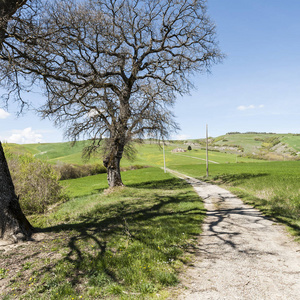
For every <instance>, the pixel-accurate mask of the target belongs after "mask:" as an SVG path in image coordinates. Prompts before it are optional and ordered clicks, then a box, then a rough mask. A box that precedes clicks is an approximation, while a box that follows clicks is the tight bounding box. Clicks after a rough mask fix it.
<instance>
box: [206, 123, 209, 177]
mask: <svg viewBox="0 0 300 300" xmlns="http://www.w3.org/2000/svg"><path fill="white" fill-rule="evenodd" d="M208 176H209V173H208V125H207V124H206V177H208Z"/></svg>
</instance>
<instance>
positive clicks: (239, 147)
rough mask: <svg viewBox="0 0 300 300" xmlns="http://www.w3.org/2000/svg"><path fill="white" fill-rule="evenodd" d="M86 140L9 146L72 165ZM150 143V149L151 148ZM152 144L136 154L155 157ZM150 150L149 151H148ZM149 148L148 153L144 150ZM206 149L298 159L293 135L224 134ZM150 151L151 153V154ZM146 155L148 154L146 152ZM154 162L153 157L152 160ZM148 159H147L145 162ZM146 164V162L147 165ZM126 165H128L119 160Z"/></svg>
mask: <svg viewBox="0 0 300 300" xmlns="http://www.w3.org/2000/svg"><path fill="white" fill-rule="evenodd" d="M88 143H89V141H79V142H77V143H76V144H75V145H74V146H73V147H72V145H71V143H70V142H64V143H39V144H24V145H16V144H10V146H11V147H13V149H14V150H15V151H16V152H27V153H31V154H33V155H34V156H35V157H37V158H40V159H42V160H47V161H49V162H50V163H53V164H55V163H57V162H62V163H72V164H74V163H75V164H84V163H86V162H84V161H83V159H82V149H83V148H84V147H85V146H86V145H87V144H88ZM205 143H206V142H205V139H196V140H185V141H184V140H180V141H179V140H176V141H168V142H167V143H166V144H167V145H168V149H169V150H170V151H171V149H173V148H176V147H178V146H179V147H183V148H187V147H188V145H191V147H192V149H201V148H202V149H204V148H205ZM151 144H152V146H151ZM154 144H155V142H153V141H152V142H150V141H146V143H145V145H144V146H142V147H141V146H138V151H141V152H143V153H144V154H145V153H147V155H148V156H149V157H150V156H151V155H152V156H153V155H154V156H156V154H155V153H156V151H157V149H156V148H155V149H156V150H155V151H154V150H153V149H152V147H153V146H154ZM149 147H150V148H149ZM146 148H147V149H148V148H149V151H148V150H147V149H146ZM209 150H211V151H218V152H225V153H231V154H234V155H235V156H236V155H239V156H245V157H251V158H259V159H271V160H292V159H300V135H297V134H274V133H253V132H251V133H227V134H225V135H222V136H219V137H216V138H209ZM153 151H154V152H153ZM148 152H149V153H148ZM144 159H145V155H142V156H141V157H140V158H138V159H137V162H134V163H141V164H145V163H146V162H145V161H144ZM153 159H154V158H153ZM147 160H148V159H147ZM101 161H102V159H101V157H100V155H98V157H94V158H92V159H91V160H90V161H89V163H95V162H97V163H101ZM147 163H149V161H148V162H147ZM123 164H125V165H129V164H131V163H130V162H126V160H124V161H123Z"/></svg>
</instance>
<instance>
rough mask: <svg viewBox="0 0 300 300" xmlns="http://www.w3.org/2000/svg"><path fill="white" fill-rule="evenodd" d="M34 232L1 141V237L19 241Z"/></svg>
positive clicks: (28, 237) (26, 238) (27, 237)
mask: <svg viewBox="0 0 300 300" xmlns="http://www.w3.org/2000/svg"><path fill="white" fill-rule="evenodd" d="M32 232H33V227H32V226H31V224H30V223H29V222H28V220H27V219H26V217H25V215H24V214H23V212H22V209H21V207H20V204H19V198H18V197H17V195H16V193H15V188H14V184H13V182H12V179H11V175H10V172H9V169H8V165H7V161H6V158H5V155H4V151H3V148H2V144H1V142H0V238H2V239H6V240H13V241H14V242H18V241H20V240H28V239H30V237H31V234H32Z"/></svg>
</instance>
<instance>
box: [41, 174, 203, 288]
mask: <svg viewBox="0 0 300 300" xmlns="http://www.w3.org/2000/svg"><path fill="white" fill-rule="evenodd" d="M180 182H181V181H180V180H178V179H170V180H163V181H157V182H155V183H154V184H153V185H152V184H151V183H150V182H145V183H140V184H134V185H131V187H138V188H143V189H151V190H152V189H163V186H164V187H165V189H180V188H186V187H187V186H188V184H186V183H185V182H184V183H183V184H181V183H180ZM124 199H125V200H124V201H118V202H116V203H112V204H111V205H109V207H107V206H106V207H105V206H103V207H102V206H100V207H98V208H96V209H95V210H93V211H92V212H91V213H89V214H86V215H84V216H81V217H79V218H78V219H76V222H74V223H72V224H71V223H68V224H60V225H56V226H51V227H47V228H43V229H39V231H40V232H43V233H55V234H59V235H60V234H61V235H62V236H63V237H64V238H66V240H67V249H68V250H67V251H68V253H67V254H66V255H65V256H64V257H63V258H62V259H60V260H59V261H56V263H55V264H53V265H52V266H51V269H52V270H53V269H55V265H57V264H61V263H65V262H68V263H70V264H71V265H73V266H74V270H73V272H74V273H73V274H70V279H69V280H70V282H71V283H72V284H73V285H75V284H76V283H77V282H78V280H80V276H85V278H91V277H92V276H94V274H96V273H97V272H99V264H100V265H101V268H102V271H103V272H104V273H105V276H107V277H108V278H109V279H110V280H111V281H113V282H117V283H118V280H120V279H118V274H117V273H115V271H114V269H113V268H111V267H110V263H109V259H108V256H109V255H108V253H113V254H114V253H117V251H118V249H117V248H118V246H112V244H113V243H112V242H111V241H112V239H115V241H116V242H117V241H118V240H123V241H124V240H128V241H129V242H130V244H134V243H138V244H139V245H144V246H143V247H145V248H146V247H148V248H151V249H155V251H160V252H162V251H164V252H163V253H161V254H162V255H164V257H165V259H166V260H168V259H176V258H178V257H179V255H180V253H181V252H182V251H181V250H180V249H179V248H178V249H175V250H176V251H175V250H174V247H173V246H172V244H175V241H176V240H177V239H178V238H179V237H182V234H184V233H188V234H189V236H190V237H191V236H193V235H197V234H198V233H199V232H197V233H195V234H193V233H194V232H195V227H196V226H198V227H199V225H200V224H201V219H203V218H204V216H205V211H204V210H203V209H202V207H201V206H199V205H198V204H197V203H199V197H198V196H197V195H196V194H194V193H191V192H190V191H182V192H180V193H177V194H176V196H172V195H161V194H160V195H159V194H157V193H155V192H153V194H151V201H147V199H144V198H139V197H135V198H133V199H130V200H128V197H127V198H126V197H125V198H124ZM107 210H109V211H107ZM166 232H168V233H169V234H168V235H167V238H168V239H169V240H168V239H166V240H164V239H163V238H161V239H158V235H162V236H163V234H165V233H166ZM158 240H159V244H160V245H162V248H164V250H159V248H157V243H158ZM82 241H85V244H84V243H82ZM87 241H89V244H90V245H92V244H93V245H95V247H94V248H93V250H94V251H96V252H91V248H90V247H89V249H87V247H86V243H87ZM172 241H173V242H172ZM118 253H119V252H118ZM87 260H89V261H92V262H93V263H89V264H87ZM48 271H49V270H46V269H42V270H40V272H41V273H43V272H48ZM80 274H82V275H80Z"/></svg>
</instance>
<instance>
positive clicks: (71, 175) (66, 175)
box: [54, 163, 106, 180]
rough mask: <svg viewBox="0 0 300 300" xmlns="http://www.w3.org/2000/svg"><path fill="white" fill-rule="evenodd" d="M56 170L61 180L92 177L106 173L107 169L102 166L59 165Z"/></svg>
mask: <svg viewBox="0 0 300 300" xmlns="http://www.w3.org/2000/svg"><path fill="white" fill-rule="evenodd" d="M54 168H55V170H56V171H57V172H58V173H59V174H60V178H59V179H60V180H66V179H76V178H81V177H86V176H91V175H97V174H102V173H106V168H105V167H104V166H103V165H100V164H94V165H89V164H86V165H76V164H66V163H57V164H56V165H55V166H54Z"/></svg>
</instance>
